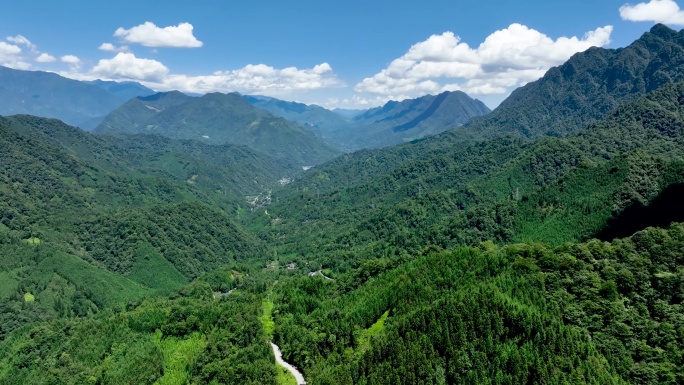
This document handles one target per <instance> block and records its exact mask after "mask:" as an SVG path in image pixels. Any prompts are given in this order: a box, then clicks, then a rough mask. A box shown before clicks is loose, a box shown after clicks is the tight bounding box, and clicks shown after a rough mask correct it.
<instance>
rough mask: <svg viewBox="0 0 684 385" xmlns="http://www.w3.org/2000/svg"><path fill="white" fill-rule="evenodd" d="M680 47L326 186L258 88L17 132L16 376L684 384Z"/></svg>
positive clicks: (565, 80) (653, 36)
mask: <svg viewBox="0 0 684 385" xmlns="http://www.w3.org/2000/svg"><path fill="white" fill-rule="evenodd" d="M681 33H682V32H674V31H672V30H669V29H668V28H666V27H664V26H662V25H658V26H656V27H654V28H653V29H652V30H651V32H649V33H647V34H645V35H644V36H643V37H642V38H641V39H639V40H637V41H636V42H635V43H634V44H632V45H631V46H629V47H627V48H624V49H619V50H603V49H590V50H589V51H587V52H584V53H581V54H577V55H575V56H573V58H572V59H570V61H568V62H567V63H566V64H564V65H563V66H560V67H558V68H553V69H551V70H550V71H549V73H548V74H547V75H546V76H545V77H544V78H542V79H540V80H539V81H538V82H533V83H530V84H528V85H527V86H525V87H523V88H521V89H519V90H518V91H516V92H515V93H514V94H513V95H511V97H510V98H509V99H508V100H507V101H505V102H504V103H503V104H502V105H501V106H500V107H499V108H497V110H495V111H494V112H492V113H491V114H490V115H488V117H485V118H480V119H476V121H474V122H471V123H468V124H466V125H464V126H462V127H461V128H458V129H454V130H450V131H448V132H447V133H443V134H439V135H437V136H433V137H430V138H426V139H423V140H419V141H415V142H412V143H408V144H404V145H400V146H397V147H392V148H388V149H383V150H362V151H358V152H356V153H353V154H346V155H342V156H340V157H338V158H336V159H333V160H331V161H329V162H327V163H325V164H323V165H321V166H318V167H314V168H312V169H309V170H306V171H305V170H303V169H302V166H303V165H309V164H313V163H303V162H308V161H309V160H311V161H312V162H322V161H323V160H325V159H328V158H329V157H332V156H334V155H335V151H333V150H331V149H330V148H329V147H325V146H319V144H320V143H322V142H318V140H320V138H317V137H315V136H314V134H313V133H312V132H309V131H307V129H305V128H304V127H301V126H298V125H294V124H293V123H289V122H287V121H285V120H283V119H281V118H276V117H274V116H273V115H271V114H270V113H268V112H266V111H262V110H258V109H256V108H255V107H253V106H251V105H249V104H248V103H247V101H245V100H244V99H243V98H242V97H240V96H239V95H237V94H229V95H225V94H209V95H206V96H204V97H200V98H194V97H189V96H187V95H184V94H181V93H179V92H169V93H160V94H156V95H153V96H150V97H142V98H136V99H133V100H131V101H130V102H128V103H127V104H126V105H124V106H123V107H122V108H121V109H119V110H118V111H115V112H114V113H112V114H111V115H110V116H109V118H108V122H107V123H106V124H107V126H106V127H101V132H100V133H98V134H96V135H93V134H89V133H86V132H83V131H81V130H79V129H77V128H74V127H71V126H68V125H66V124H64V123H62V122H60V121H57V120H52V119H44V118H37V117H34V116H28V115H18V116H11V117H0V149H2V151H0V385H1V384H27V383H30V384H83V383H91V384H150V385H152V384H159V385H162V384H253V385H256V384H274V385H285V384H288V385H289V384H293V383H294V381H295V380H294V378H293V377H292V376H291V375H290V374H289V373H288V372H286V371H285V369H284V368H283V367H280V366H278V365H277V364H276V360H275V357H274V355H276V356H277V354H278V353H277V349H276V348H273V347H272V346H270V343H272V342H273V343H276V344H278V345H279V346H280V349H281V350H282V353H283V357H284V359H285V360H286V361H287V362H289V363H290V364H293V365H294V366H296V367H298V368H299V370H301V372H302V373H303V375H304V377H305V379H306V381H307V383H310V384H331V385H332V384H364V385H370V384H492V383H497V384H537V383H540V384H587V383H591V384H606V383H608V384H640V385H641V384H681V383H684V369H683V368H684V308H682V303H683V301H684V253H683V252H682V250H684V202H682V199H681V197H682V193H683V192H684V81H682V80H684V79H680V75H681V73H682V72H681V70H680V66H681V63H680V56H681V55H680V54H679V52H680V51H681V50H682V47H681V44H680V43H681V40H682V39H681V37H680V36H681ZM99 86H102V87H109V86H111V85H107V84H100V85H99ZM423 102H425V104H424V105H422V107H425V108H428V109H429V106H428V105H430V103H432V102H435V100H434V98H433V99H430V98H426V99H424V100H423ZM408 104H409V105H410V104H411V103H408ZM418 104H420V103H418ZM426 106H428V107H426ZM280 107H282V108H286V107H287V108H299V107H297V106H296V105H288V106H280ZM300 107H301V106H300ZM394 107H396V108H399V110H403V111H406V109H404V108H405V107H407V106H406V105H399V104H396V105H395V104H390V105H389V107H388V108H387V109H385V110H384V111H383V109H379V110H371V111H368V112H367V113H366V118H368V117H369V116H377V117H378V118H380V117H381V116H384V117H388V116H395V115H397V114H398V115H401V112H400V111H399V110H395V109H394ZM409 107H410V106H409ZM414 107H416V110H418V109H420V108H418V106H414ZM409 110H410V108H409ZM216 111H218V113H216V114H214V113H213V112H216ZM413 111H414V112H415V110H413ZM319 112H320V111H319ZM385 113H386V114H385ZM408 115H410V114H409V113H408V112H407V113H406V114H405V117H406V119H408V120H409V121H414V120H415V119H416V118H415V117H413V118H410V117H409V116H408ZM419 115H420V114H419ZM395 117H396V116H395ZM433 117H434V115H433ZM366 118H364V119H366ZM347 119H352V118H347ZM383 119H384V118H383ZM390 120H391V119H390ZM419 120H420V119H419ZM388 121H389V120H388ZM395 122H396V121H395ZM229 124H232V125H234V126H231V127H228V125H229ZM393 124H394V123H393ZM398 124H406V122H403V123H398ZM416 127H418V126H416ZM200 129H206V130H209V129H212V130H214V131H212V132H209V131H199V130H200ZM290 129H292V130H290ZM399 131H401V130H399ZM200 132H204V133H203V134H201V135H200ZM233 134H235V135H238V136H239V135H243V137H242V139H240V140H244V141H246V142H245V143H243V145H236V144H230V143H229V142H230V140H232V139H230V135H233ZM300 134H301V135H300ZM462 134H463V135H462ZM508 134H510V135H508ZM198 135H199V137H198ZM204 136H207V137H208V138H207V137H204ZM283 138H285V139H287V140H292V141H289V142H288V141H280V139H283ZM307 138H308V139H307ZM311 138H313V139H312V140H315V141H314V142H307V141H308V140H309V139H311ZM229 139H230V140H229ZM283 140H284V139H283ZM212 141H213V142H212ZM256 142H259V143H260V145H263V146H262V147H259V148H256V147H254V146H253V145H254V143H256ZM302 143H304V144H306V146H309V145H310V146H314V147H315V148H314V147H311V148H313V149H311V148H310V147H306V146H305V147H298V144H302ZM276 147H277V148H276ZM303 148H304V149H303ZM307 148H309V149H311V151H309V150H307ZM293 154H294V155H293ZM272 349H273V350H272Z"/></svg>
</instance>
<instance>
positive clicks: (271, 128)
mask: <svg viewBox="0 0 684 385" xmlns="http://www.w3.org/2000/svg"><path fill="white" fill-rule="evenodd" d="M93 132H95V133H109V134H158V135H162V136H166V137H169V138H173V139H193V140H197V141H201V142H203V143H208V144H225V143H230V144H238V145H247V146H249V147H251V148H253V149H255V150H257V151H260V152H262V153H264V154H268V155H270V156H272V157H274V158H281V159H288V160H293V161H296V162H299V164H300V165H301V166H312V165H316V164H320V163H322V162H324V161H326V160H329V159H331V158H333V157H334V156H335V155H337V154H338V152H337V151H336V150H335V149H334V148H333V147H331V146H330V145H329V144H328V143H326V142H325V140H324V139H322V138H320V137H318V136H316V134H315V133H313V132H312V131H309V130H308V129H306V128H305V127H303V126H300V125H298V124H296V123H293V122H290V121H288V120H285V119H283V118H278V117H276V116H274V115H272V114H271V113H269V112H267V111H265V110H262V109H258V108H256V107H254V106H253V105H251V104H250V103H248V102H247V101H246V100H244V99H243V98H242V97H241V96H240V95H238V94H221V93H212V94H206V95H204V96H201V97H192V96H187V95H185V94H182V93H180V92H166V93H157V94H154V95H151V96H147V97H138V98H134V99H131V100H129V101H128V102H126V103H125V104H124V105H122V106H121V107H119V108H118V109H116V110H114V111H112V112H111V113H110V114H109V115H107V117H106V118H105V119H104V120H103V121H102V123H101V124H100V125H99V126H98V127H96V128H95V130H94V131H93Z"/></svg>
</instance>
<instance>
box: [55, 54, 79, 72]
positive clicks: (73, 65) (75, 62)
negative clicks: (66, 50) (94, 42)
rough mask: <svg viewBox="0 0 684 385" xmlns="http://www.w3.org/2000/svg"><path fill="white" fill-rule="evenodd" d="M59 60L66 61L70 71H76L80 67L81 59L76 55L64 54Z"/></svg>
mask: <svg viewBox="0 0 684 385" xmlns="http://www.w3.org/2000/svg"><path fill="white" fill-rule="evenodd" d="M59 60H61V61H62V62H63V63H67V64H68V65H69V68H70V69H71V70H72V71H78V70H79V69H80V68H81V59H80V58H79V57H78V56H74V55H64V56H62V57H61V58H59Z"/></svg>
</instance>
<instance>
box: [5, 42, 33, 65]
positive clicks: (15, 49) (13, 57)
mask: <svg viewBox="0 0 684 385" xmlns="http://www.w3.org/2000/svg"><path fill="white" fill-rule="evenodd" d="M0 65H2V66H5V67H9V68H14V69H20V70H26V69H29V68H30V67H31V64H29V63H27V62H26V61H24V59H23V58H22V55H21V48H20V47H19V46H17V45H14V44H7V43H5V42H4V41H0Z"/></svg>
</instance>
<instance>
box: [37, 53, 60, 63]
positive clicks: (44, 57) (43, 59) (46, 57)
mask: <svg viewBox="0 0 684 385" xmlns="http://www.w3.org/2000/svg"><path fill="white" fill-rule="evenodd" d="M56 60H57V59H56V58H55V57H54V56H52V55H50V54H47V53H41V54H40V55H38V57H37V58H36V61H37V62H39V63H52V62H54V61H56Z"/></svg>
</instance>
